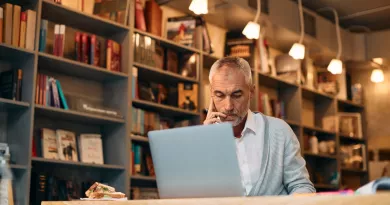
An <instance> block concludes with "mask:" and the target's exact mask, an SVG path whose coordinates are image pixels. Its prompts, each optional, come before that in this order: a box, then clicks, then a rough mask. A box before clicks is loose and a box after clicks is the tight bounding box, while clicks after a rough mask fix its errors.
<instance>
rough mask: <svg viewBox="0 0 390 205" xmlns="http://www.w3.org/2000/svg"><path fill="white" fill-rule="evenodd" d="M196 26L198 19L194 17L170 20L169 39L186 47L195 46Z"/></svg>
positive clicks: (167, 25)
mask: <svg viewBox="0 0 390 205" xmlns="http://www.w3.org/2000/svg"><path fill="white" fill-rule="evenodd" d="M195 26H196V19H195V18H194V17H192V16H183V17H171V18H168V22H167V24H166V30H167V38H168V39H169V40H172V41H174V42H176V43H180V44H183V45H186V46H194V33H195Z"/></svg>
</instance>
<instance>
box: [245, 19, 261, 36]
mask: <svg viewBox="0 0 390 205" xmlns="http://www.w3.org/2000/svg"><path fill="white" fill-rule="evenodd" d="M242 34H244V35H245V36H246V37H247V38H248V39H258V38H259V36H260V25H259V24H258V23H255V22H253V21H249V22H248V24H247V25H246V26H245V28H244V30H243V31H242Z"/></svg>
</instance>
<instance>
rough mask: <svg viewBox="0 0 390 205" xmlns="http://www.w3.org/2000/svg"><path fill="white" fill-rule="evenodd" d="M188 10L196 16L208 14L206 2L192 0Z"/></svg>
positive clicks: (203, 0)
mask: <svg viewBox="0 0 390 205" xmlns="http://www.w3.org/2000/svg"><path fill="white" fill-rule="evenodd" d="M189 9H190V10H191V11H192V12H194V13H195V14H196V15H200V14H207V13H208V12H209V10H208V0H192V2H191V4H190V7H189Z"/></svg>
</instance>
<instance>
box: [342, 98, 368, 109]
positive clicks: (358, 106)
mask: <svg viewBox="0 0 390 205" xmlns="http://www.w3.org/2000/svg"><path fill="white" fill-rule="evenodd" d="M337 103H338V105H339V106H340V107H344V108H353V109H364V105H361V104H358V103H355V102H352V101H351V100H341V99H337Z"/></svg>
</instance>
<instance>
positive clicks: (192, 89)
mask: <svg viewBox="0 0 390 205" xmlns="http://www.w3.org/2000/svg"><path fill="white" fill-rule="evenodd" d="M178 91H179V97H178V105H179V107H180V108H182V109H185V110H190V111H196V110H197V109H198V84H192V83H178Z"/></svg>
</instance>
